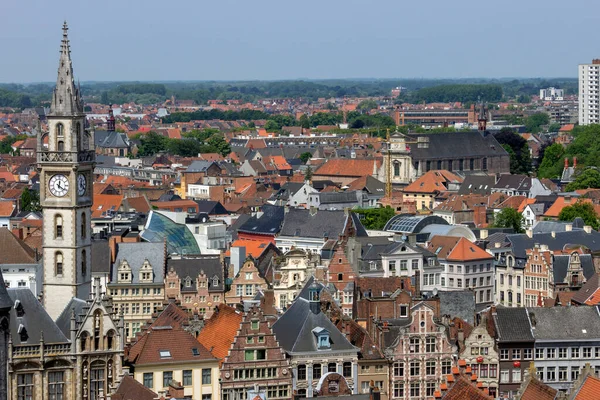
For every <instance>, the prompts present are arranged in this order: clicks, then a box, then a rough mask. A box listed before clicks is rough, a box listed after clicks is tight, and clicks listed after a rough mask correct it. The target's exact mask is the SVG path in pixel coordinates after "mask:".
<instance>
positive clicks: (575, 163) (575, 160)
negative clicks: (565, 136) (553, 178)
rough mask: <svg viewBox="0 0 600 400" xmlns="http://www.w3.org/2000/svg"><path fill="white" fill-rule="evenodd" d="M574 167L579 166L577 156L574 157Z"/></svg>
mask: <svg viewBox="0 0 600 400" xmlns="http://www.w3.org/2000/svg"><path fill="white" fill-rule="evenodd" d="M573 168H577V157H573Z"/></svg>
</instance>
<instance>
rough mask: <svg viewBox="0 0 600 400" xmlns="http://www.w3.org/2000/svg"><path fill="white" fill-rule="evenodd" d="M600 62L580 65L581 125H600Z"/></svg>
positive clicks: (595, 61) (594, 61)
mask: <svg viewBox="0 0 600 400" xmlns="http://www.w3.org/2000/svg"><path fill="white" fill-rule="evenodd" d="M599 78H600V60H593V61H592V63H591V64H579V124H580V125H589V124H598V123H600V92H599V89H600V86H599Z"/></svg>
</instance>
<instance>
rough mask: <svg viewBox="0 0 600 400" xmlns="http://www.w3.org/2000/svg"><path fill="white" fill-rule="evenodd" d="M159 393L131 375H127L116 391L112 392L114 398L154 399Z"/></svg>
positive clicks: (125, 399)
mask: <svg viewBox="0 0 600 400" xmlns="http://www.w3.org/2000/svg"><path fill="white" fill-rule="evenodd" d="M157 398H158V395H157V394H156V393H154V392H153V391H152V390H150V389H148V388H147V387H146V386H144V385H143V384H141V383H140V382H138V381H136V380H135V379H133V377H132V376H131V375H125V376H124V377H123V379H121V382H120V383H119V386H118V387H117V390H116V392H115V393H113V394H112V396H111V399H112V400H154V399H157Z"/></svg>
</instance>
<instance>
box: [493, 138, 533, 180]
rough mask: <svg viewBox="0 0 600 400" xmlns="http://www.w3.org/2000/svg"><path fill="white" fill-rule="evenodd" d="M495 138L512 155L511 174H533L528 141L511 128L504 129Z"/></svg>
mask: <svg viewBox="0 0 600 400" xmlns="http://www.w3.org/2000/svg"><path fill="white" fill-rule="evenodd" d="M494 137H495V138H496V140H497V141H498V143H500V144H501V145H502V147H504V149H505V150H506V151H507V152H508V154H509V155H510V173H511V174H529V173H530V172H531V153H530V151H529V145H528V144H527V140H525V139H524V138H523V137H521V136H520V135H519V134H517V133H515V132H514V131H513V130H512V129H510V128H502V129H501V130H500V132H498V133H496V134H494Z"/></svg>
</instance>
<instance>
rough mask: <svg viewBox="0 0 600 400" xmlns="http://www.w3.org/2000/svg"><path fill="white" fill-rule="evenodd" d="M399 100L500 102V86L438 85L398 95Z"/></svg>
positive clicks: (413, 101)
mask: <svg viewBox="0 0 600 400" xmlns="http://www.w3.org/2000/svg"><path fill="white" fill-rule="evenodd" d="M399 100H400V101H408V102H411V103H422V102H425V103H449V102H455V101H460V102H463V103H467V102H471V103H473V102H476V101H479V100H482V101H486V102H494V101H500V100H502V86H500V85H497V84H482V85H477V84H462V85H457V84H454V85H440V86H434V87H429V88H424V89H420V90H417V91H414V92H406V93H405V94H401V95H400V99H399Z"/></svg>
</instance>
